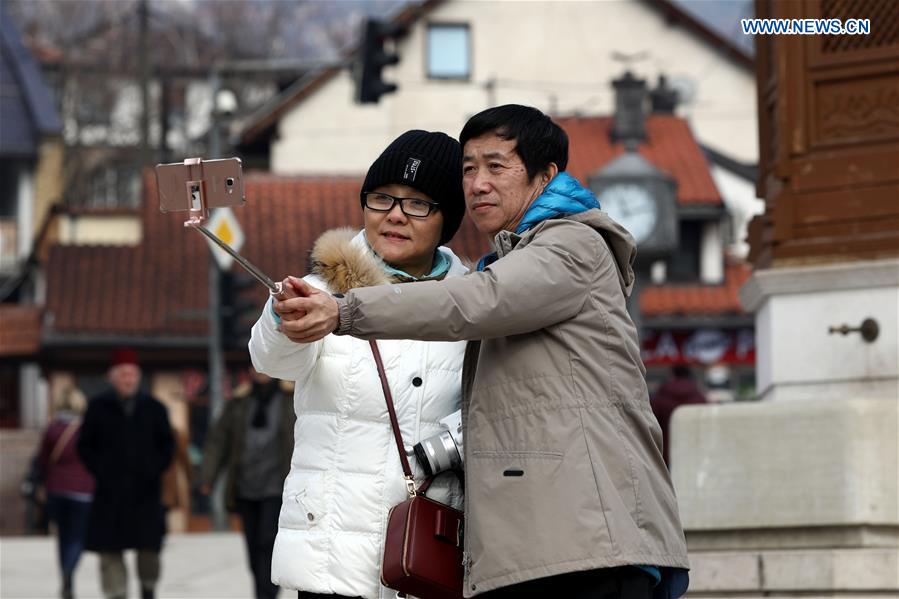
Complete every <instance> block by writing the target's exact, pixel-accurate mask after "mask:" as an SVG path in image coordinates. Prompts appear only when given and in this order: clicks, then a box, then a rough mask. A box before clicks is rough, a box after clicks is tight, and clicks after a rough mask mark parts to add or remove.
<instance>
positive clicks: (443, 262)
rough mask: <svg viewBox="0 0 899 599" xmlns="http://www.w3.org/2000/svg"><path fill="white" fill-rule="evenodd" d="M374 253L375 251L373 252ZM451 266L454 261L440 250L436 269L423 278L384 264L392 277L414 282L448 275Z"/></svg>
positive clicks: (435, 263) (435, 264)
mask: <svg viewBox="0 0 899 599" xmlns="http://www.w3.org/2000/svg"><path fill="white" fill-rule="evenodd" d="M369 247H370V246H369ZM372 252H374V250H372ZM375 255H377V254H375ZM450 266H452V261H451V260H450V259H449V257H447V255H446V254H444V253H443V252H441V251H440V250H436V251H435V252H434V267H433V268H432V269H431V272H429V273H428V274H426V275H425V276H423V277H421V278H418V277H413V276H412V275H410V274H409V273H407V272H405V271H402V270H400V269H398V268H394V267H392V266H390V265H389V264H387V263H386V262H385V263H384V271H385V272H386V273H387V274H389V275H391V276H398V277H401V278H405V279H410V280H412V281H424V280H425V279H433V278H435V277H439V276H440V275H444V274H446V273H448V272H449V269H450Z"/></svg>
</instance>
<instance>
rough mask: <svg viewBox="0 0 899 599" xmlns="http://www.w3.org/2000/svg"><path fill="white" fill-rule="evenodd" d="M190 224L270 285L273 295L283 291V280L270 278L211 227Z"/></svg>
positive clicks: (262, 281) (269, 289)
mask: <svg viewBox="0 0 899 599" xmlns="http://www.w3.org/2000/svg"><path fill="white" fill-rule="evenodd" d="M184 224H185V225H187V224H188V223H184ZM189 226H190V227H191V228H194V229H196V230H198V231H199V232H200V233H202V234H203V235H205V236H206V237H207V238H209V239H210V240H211V241H212V242H213V243H215V244H216V245H217V246H219V247H220V248H222V249H223V250H225V251H226V252H228V253H229V254H230V255H231V257H232V258H234V259H235V260H237V263H238V264H240V265H241V266H243V268H244V270H246V271H247V272H248V273H250V274H251V275H253V277H254V278H255V279H256V280H257V281H259V282H260V283H262V284H263V285H265V286H266V287H268V291H269V293H271V294H272V295H277V294H279V293H281V289H282V285H281V282H280V281H277V282H275V281H272V280H271V279H270V278H268V277H267V276H266V274H265V273H264V272H262V271H261V270H259V268H257V267H256V265H255V264H253V263H252V262H250V261H249V260H247V259H246V258H244V257H243V256H241V255H240V254H238V253H237V252H235V251H234V250H232V249H231V246H229V245H228V244H227V243H225V242H224V241H222V240H221V239H219V238H218V237H216V236H215V235H214V234H213V233H212V231H210V230H209V229H207V228H206V227H204V226H203V225H198V224H190V225H189Z"/></svg>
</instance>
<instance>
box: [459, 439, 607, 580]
mask: <svg viewBox="0 0 899 599" xmlns="http://www.w3.org/2000/svg"><path fill="white" fill-rule="evenodd" d="M574 453H575V454H576V453H577V451H575V452H574ZM471 457H472V460H471V462H470V463H468V464H467V465H466V466H467V468H468V469H469V470H468V480H469V481H470V485H469V488H468V489H467V495H466V504H467V510H466V514H467V518H468V519H467V521H466V534H467V535H468V541H469V545H468V551H469V552H470V553H471V557H472V564H471V576H470V582H473V583H476V582H478V581H483V580H489V579H492V578H496V577H500V576H505V575H508V574H511V573H514V572H528V571H534V570H538V571H539V570H543V569H545V568H546V567H549V566H552V565H554V564H561V563H565V562H574V561H578V560H584V559H588V558H590V557H593V556H595V553H596V552H597V551H600V552H602V551H605V552H607V551H608V550H609V548H610V543H609V537H608V529H607V527H606V522H605V514H604V513H603V511H602V508H601V504H600V502H599V501H597V493H596V486H595V484H594V481H593V476H592V472H591V471H590V468H589V461H585V460H584V459H583V457H584V456H578V455H569V454H566V453H562V452H559V451H541V450H520V451H519V450H501V451H481V450H477V451H473V452H472V454H471Z"/></svg>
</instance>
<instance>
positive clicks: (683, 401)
mask: <svg viewBox="0 0 899 599" xmlns="http://www.w3.org/2000/svg"><path fill="white" fill-rule="evenodd" d="M649 403H650V406H652V412H653V414H655V416H656V420H658V421H659V426H660V427H662V447H663V451H662V455H663V456H664V458H665V463H666V464H667V465H668V466H669V467H670V466H671V462H670V461H669V458H668V447H669V445H670V443H669V439H668V427H669V424H670V422H671V414H673V413H674V410H676V409H677V408H679V407H680V406H683V405H687V404H699V403H706V397H705V395H703V394H702V391H700V390H699V386H698V385H697V384H696V383H695V382H694V381H693V373H692V372H691V371H690V367H689V366H685V365H683V364H677V365H676V366H673V367H672V368H671V377H670V378H669V379H668V380H667V381H665V382H664V383H662V386H661V387H659V388H658V390H656V392H655V393H654V394H653V396H652V399H651V401H650V402H649Z"/></svg>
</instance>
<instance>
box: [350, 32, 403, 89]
mask: <svg viewBox="0 0 899 599" xmlns="http://www.w3.org/2000/svg"><path fill="white" fill-rule="evenodd" d="M401 32H402V28H401V27H399V26H398V25H395V24H393V23H384V22H382V21H378V20H376V19H366V20H365V22H364V23H363V25H362V43H361V44H360V45H359V50H358V52H357V54H356V59H355V62H354V64H353V79H354V80H355V83H356V103H358V104H377V102H378V100H379V99H380V98H381V96H383V95H384V94H389V93H391V92H395V91H396V84H394V83H385V82H384V80H383V79H382V78H381V70H382V69H383V68H384V67H385V66H386V65H389V64H396V63H398V62H399V61H400V57H399V56H397V55H396V54H393V53H388V52H387V51H385V50H384V42H386V41H387V40H388V39H395V38H396V37H397V36H398V35H399V34H400V33H401Z"/></svg>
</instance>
